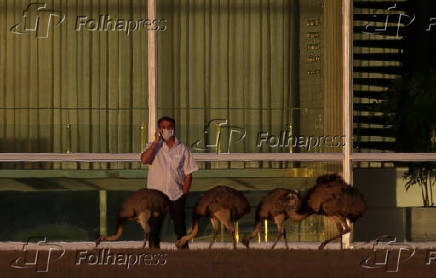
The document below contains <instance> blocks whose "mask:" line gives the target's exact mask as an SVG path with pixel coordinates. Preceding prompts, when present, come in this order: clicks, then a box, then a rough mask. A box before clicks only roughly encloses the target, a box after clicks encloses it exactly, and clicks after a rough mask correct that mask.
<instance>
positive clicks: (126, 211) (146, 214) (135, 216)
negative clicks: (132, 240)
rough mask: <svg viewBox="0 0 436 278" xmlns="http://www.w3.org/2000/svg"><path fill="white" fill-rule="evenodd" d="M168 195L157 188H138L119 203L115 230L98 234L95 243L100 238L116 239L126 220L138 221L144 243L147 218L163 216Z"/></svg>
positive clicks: (97, 242) (147, 229) (167, 206)
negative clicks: (110, 234)
mask: <svg viewBox="0 0 436 278" xmlns="http://www.w3.org/2000/svg"><path fill="white" fill-rule="evenodd" d="M169 202H170V201H169V199H168V197H167V196H166V195H165V194H164V193H162V192H161V191H159V190H155V189H146V188H143V189H140V190H138V191H135V192H133V193H132V194H130V195H128V196H127V197H126V198H125V199H124V200H123V202H122V203H121V205H120V211H119V213H118V219H117V232H116V234H114V235H112V236H106V235H100V236H99V237H98V238H97V240H96V244H97V245H98V244H99V243H100V241H102V240H110V241H112V240H118V239H119V238H120V237H121V235H122V234H123V225H124V222H125V221H126V220H132V221H136V222H138V223H139V224H140V225H141V227H142V229H143V230H144V245H143V248H144V247H145V245H146V242H147V237H148V234H149V233H150V225H149V223H148V220H149V219H150V218H151V217H159V218H164V217H165V216H166V214H167V211H168V208H169Z"/></svg>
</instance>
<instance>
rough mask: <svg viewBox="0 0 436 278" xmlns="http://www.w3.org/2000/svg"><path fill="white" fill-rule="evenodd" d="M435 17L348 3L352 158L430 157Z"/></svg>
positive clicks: (430, 5) (412, 9)
mask: <svg viewBox="0 0 436 278" xmlns="http://www.w3.org/2000/svg"><path fill="white" fill-rule="evenodd" d="M435 12H436V5H435V3H434V1H430V0H423V1H396V2H380V1H354V32H355V33H354V121H353V122H354V151H355V152H429V153H434V152H436V117H435V116H434V115H435V113H434V107H435V105H436V91H435V90H436V89H435V88H436V71H435V67H436V55H435V53H434V48H433V47H431V45H433V43H434V42H435V40H436V39H435V38H436V37H435V30H434V29H435V28H434V26H432V25H433V24H432V22H433V18H434V14H435ZM415 19H416V20H415Z"/></svg>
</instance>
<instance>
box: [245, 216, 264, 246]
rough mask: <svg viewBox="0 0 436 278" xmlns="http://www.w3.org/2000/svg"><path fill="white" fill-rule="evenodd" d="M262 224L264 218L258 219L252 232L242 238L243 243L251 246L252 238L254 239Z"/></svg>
mask: <svg viewBox="0 0 436 278" xmlns="http://www.w3.org/2000/svg"><path fill="white" fill-rule="evenodd" d="M261 225H262V220H258V221H257V222H256V224H255V226H254V229H253V231H252V232H251V234H248V235H246V236H245V237H244V239H243V240H242V244H244V245H245V246H246V247H247V248H250V239H252V238H253V237H255V236H256V235H257V234H258V233H259V231H260V226H261Z"/></svg>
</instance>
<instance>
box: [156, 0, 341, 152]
mask: <svg viewBox="0 0 436 278" xmlns="http://www.w3.org/2000/svg"><path fill="white" fill-rule="evenodd" d="M158 12H159V17H160V18H164V19H165V20H167V26H168V29H167V30H166V31H165V32H162V33H160V34H159V37H158V41H159V51H158V53H159V54H158V55H159V58H158V65H159V67H158V70H159V81H158V82H159V86H158V89H159V92H158V95H159V102H158V103H159V111H158V115H159V116H163V115H169V116H172V117H174V118H175V119H176V122H177V131H176V132H177V136H179V137H180V139H181V140H182V141H183V142H185V143H186V144H187V145H189V146H191V147H194V146H197V145H195V144H197V143H198V144H199V148H203V150H198V151H203V152H208V151H210V152H216V151H217V149H219V150H218V151H220V152H290V151H292V152H341V151H342V142H344V141H345V140H343V137H342V135H343V131H342V90H341V85H342V84H341V77H342V75H341V70H340V69H341V66H342V62H341V58H342V54H341V53H342V51H341V45H342V44H341V2H340V1H320V0H311V1H306V0H305V1H297V0H292V1H280V0H274V1H260V0H257V1H242V0H237V1H224V2H223V1H218V0H217V1H215V0H213V1H203V0H202V1H195V2H193V1H170V0H162V1H159V7H158ZM218 127H220V131H219V132H222V134H221V135H222V136H221V137H220V139H221V141H222V142H220V148H218V147H217V146H215V147H206V146H207V145H214V144H215V143H216V142H217V140H216V138H217V137H218V135H217V132H218V131H217V128H218ZM232 127H233V129H232ZM232 130H233V133H231V132H232ZM206 132H207V134H205V133H206ZM224 133H226V134H224ZM230 134H231V135H232V136H233V137H230ZM242 135H245V136H244V137H243V138H241V137H242ZM300 137H301V138H300ZM325 137H328V138H327V139H326V138H325ZM262 139H263V140H262ZM238 140H239V142H238V143H235V141H238ZM326 140H327V143H326V142H325V141H326ZM229 141H231V143H234V144H233V145H231V146H229V145H228V142H229ZM310 144H312V146H311V147H309V145H310ZM215 145H217V144H215ZM259 145H260V146H259ZM293 145H295V147H293V148H292V149H290V147H289V146H293ZM332 145H333V146H332ZM337 145H339V146H337Z"/></svg>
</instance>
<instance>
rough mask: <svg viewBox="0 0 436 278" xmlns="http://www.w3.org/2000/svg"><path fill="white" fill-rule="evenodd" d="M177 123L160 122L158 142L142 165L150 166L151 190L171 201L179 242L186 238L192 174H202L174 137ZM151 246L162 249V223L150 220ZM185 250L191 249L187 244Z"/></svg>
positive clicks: (149, 186) (188, 152)
mask: <svg viewBox="0 0 436 278" xmlns="http://www.w3.org/2000/svg"><path fill="white" fill-rule="evenodd" d="M175 125H176V122H175V121H174V119H172V118H170V117H162V118H160V119H159V121H158V130H157V131H156V133H155V140H154V141H153V142H152V143H151V144H150V143H149V144H147V148H146V150H145V152H143V153H142V154H141V162H142V163H144V164H149V165H150V166H149V168H148V177H147V188H150V189H157V190H160V191H162V192H163V193H164V194H166V195H167V196H168V198H169V199H170V216H171V219H172V220H173V223H174V231H175V233H176V235H177V239H180V238H181V237H182V236H184V235H186V223H185V201H186V194H187V193H188V192H189V188H190V187H191V182H192V172H194V171H197V170H198V166H197V164H196V163H195V161H194V159H193V157H192V154H191V152H190V151H189V149H188V147H186V146H185V144H183V143H181V142H180V141H179V140H178V139H177V138H176V136H174V129H175ZM149 224H150V235H149V246H150V247H151V248H160V230H161V227H162V220H159V219H158V218H155V217H151V218H150V220H149ZM182 248H188V243H186V244H185V245H184V246H183V247H182Z"/></svg>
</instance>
